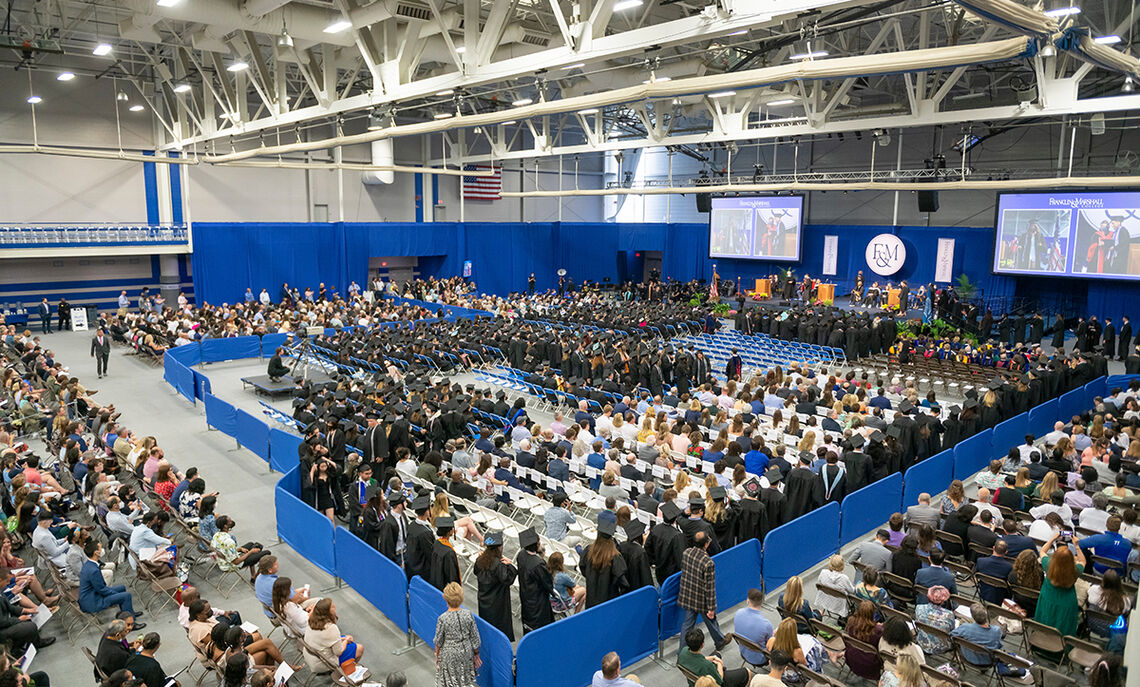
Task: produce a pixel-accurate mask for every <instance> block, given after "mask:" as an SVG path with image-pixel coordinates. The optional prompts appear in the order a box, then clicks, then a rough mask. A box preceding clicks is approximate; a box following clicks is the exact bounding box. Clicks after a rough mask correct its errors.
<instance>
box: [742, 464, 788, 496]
mask: <svg viewBox="0 0 1140 687" xmlns="http://www.w3.org/2000/svg"><path fill="white" fill-rule="evenodd" d="M776 472H777V473H779V472H780V470H779V468H777V469H776ZM744 493H745V494H747V495H749V496H756V495H757V494H759V493H760V480H758V479H756V478H755V477H749V478H748V480H747V481H745V482H744Z"/></svg>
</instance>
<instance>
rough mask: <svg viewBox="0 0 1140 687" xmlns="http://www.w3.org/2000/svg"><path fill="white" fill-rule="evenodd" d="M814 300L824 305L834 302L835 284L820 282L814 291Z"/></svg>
mask: <svg viewBox="0 0 1140 687" xmlns="http://www.w3.org/2000/svg"><path fill="white" fill-rule="evenodd" d="M815 297H816V300H818V301H819V302H820V303H824V304H826V305H834V304H835V284H820V285H819V286H817V287H816V291H815Z"/></svg>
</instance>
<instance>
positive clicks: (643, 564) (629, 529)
mask: <svg viewBox="0 0 1140 687" xmlns="http://www.w3.org/2000/svg"><path fill="white" fill-rule="evenodd" d="M624 529H625V541H624V542H622V543H621V544H618V551H620V552H621V555H622V558H624V559H625V564H626V565H627V566H629V588H630V590H633V589H641V588H642V587H652V586H653V575H652V574H651V573H650V572H649V557H648V556H646V555H645V548H644V544H645V523H643V522H642V521H640V520H637V519H634V520H631V521H629V522H628V523H626V525H625V528H624Z"/></svg>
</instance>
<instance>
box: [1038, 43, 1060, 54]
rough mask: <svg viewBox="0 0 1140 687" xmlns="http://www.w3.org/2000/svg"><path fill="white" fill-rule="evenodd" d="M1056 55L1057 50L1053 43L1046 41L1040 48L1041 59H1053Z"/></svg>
mask: <svg viewBox="0 0 1140 687" xmlns="http://www.w3.org/2000/svg"><path fill="white" fill-rule="evenodd" d="M1056 54H1057V48H1056V47H1055V46H1054V45H1053V41H1046V42H1045V45H1043V46H1041V57H1053V56H1054V55H1056Z"/></svg>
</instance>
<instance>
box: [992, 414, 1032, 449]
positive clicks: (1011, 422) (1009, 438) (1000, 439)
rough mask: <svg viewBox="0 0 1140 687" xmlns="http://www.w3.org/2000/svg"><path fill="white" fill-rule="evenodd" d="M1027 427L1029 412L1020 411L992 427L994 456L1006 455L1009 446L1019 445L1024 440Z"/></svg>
mask: <svg viewBox="0 0 1140 687" xmlns="http://www.w3.org/2000/svg"><path fill="white" fill-rule="evenodd" d="M1028 428H1029V413H1022V414H1021V415H1015V416H1014V417H1011V418H1009V419H1008V420H1006V421H1005V422H1000V423H998V425H997V426H996V427H994V437H993V446H992V447H991V450H992V453H993V455H994V458H997V457H999V456H1003V455H1007V454H1008V453H1009V450H1010V449H1011V448H1014V447H1017V446H1021V444H1023V443H1024V442H1025V435H1026V434H1027V433H1028V432H1027V431H1026V430H1027V429H1028Z"/></svg>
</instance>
